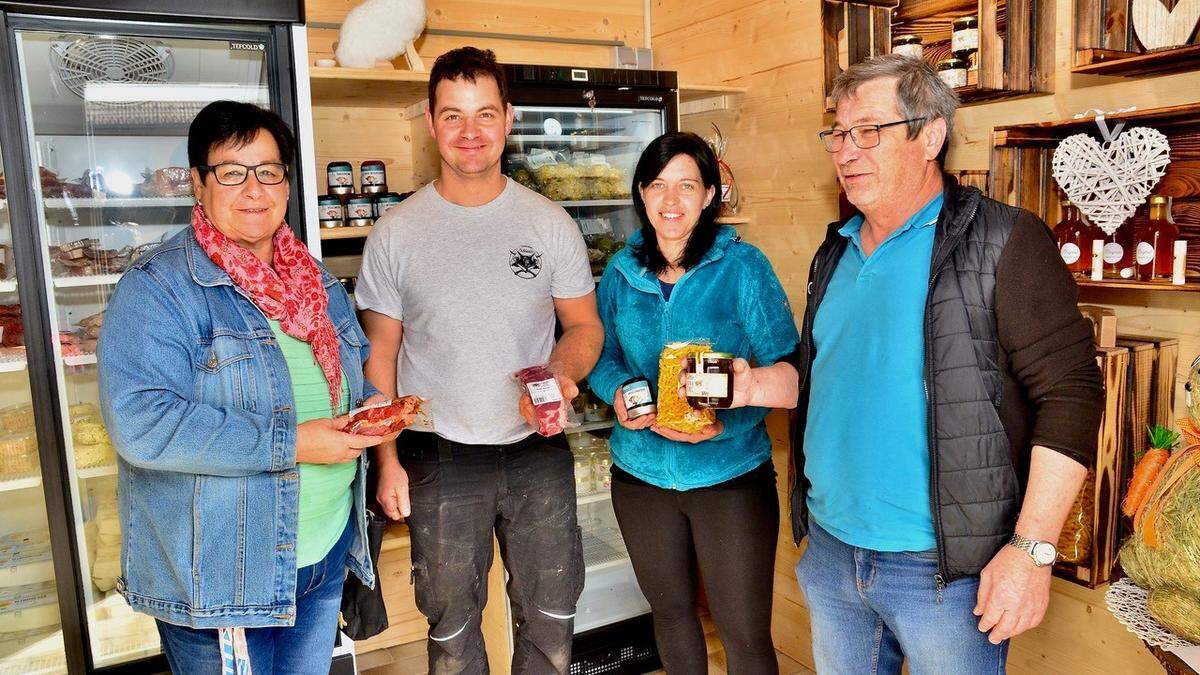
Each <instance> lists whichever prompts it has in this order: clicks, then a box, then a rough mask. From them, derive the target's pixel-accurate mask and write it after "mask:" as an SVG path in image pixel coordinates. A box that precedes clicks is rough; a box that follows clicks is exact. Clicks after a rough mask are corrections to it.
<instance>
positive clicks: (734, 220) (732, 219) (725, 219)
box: [717, 216, 750, 225]
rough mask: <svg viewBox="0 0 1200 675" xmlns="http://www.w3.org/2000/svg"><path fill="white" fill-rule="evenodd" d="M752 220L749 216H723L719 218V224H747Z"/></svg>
mask: <svg viewBox="0 0 1200 675" xmlns="http://www.w3.org/2000/svg"><path fill="white" fill-rule="evenodd" d="M749 222H750V218H749V217H748V216H721V217H719V218H717V223H718V224H719V225H745V224H747V223H749Z"/></svg>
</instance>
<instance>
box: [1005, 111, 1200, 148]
mask: <svg viewBox="0 0 1200 675" xmlns="http://www.w3.org/2000/svg"><path fill="white" fill-rule="evenodd" d="M1105 121H1107V122H1108V124H1109V127H1110V128H1111V127H1112V125H1113V123H1115V122H1126V123H1127V124H1126V126H1142V125H1147V126H1152V127H1154V128H1155V129H1158V130H1159V131H1162V130H1163V129H1173V128H1180V127H1196V128H1198V129H1200V103H1187V104H1184V105H1176V106H1168V107H1165V108H1151V109H1148V110H1135V111H1133V112H1127V113H1119V114H1111V115H1105ZM1080 132H1089V133H1094V134H1096V135H1097V136H1098V135H1099V130H1098V129H1097V127H1096V119H1095V118H1094V117H1086V118H1083V119H1068V120H1058V121H1055V122H1035V123H1033V124H1014V125H1011V126H1003V127H996V128H995V129H993V130H992V145H993V146H995V147H1002V146H1037V147H1057V146H1058V144H1059V142H1060V141H1062V139H1064V138H1066V137H1067V136H1070V135H1072V134H1077V133H1080Z"/></svg>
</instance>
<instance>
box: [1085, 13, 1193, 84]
mask: <svg viewBox="0 0 1200 675" xmlns="http://www.w3.org/2000/svg"><path fill="white" fill-rule="evenodd" d="M1131 4H1132V3H1131V1H1130V0H1075V33H1074V41H1075V44H1074V60H1073V65H1072V68H1071V70H1072V72H1076V73H1088V74H1092V75H1144V74H1147V73H1165V72H1172V71H1181V70H1192V69H1195V68H1196V67H1197V66H1200V33H1197V34H1194V35H1193V38H1192V41H1191V44H1186V45H1180V46H1178V47H1172V48H1168V49H1157V50H1152V51H1148V50H1146V49H1145V48H1143V47H1142V45H1140V44H1139V43H1138V40H1137V37H1136V36H1135V34H1134V30H1133V17H1132V14H1131V12H1130V6H1131ZM1163 4H1164V5H1167V7H1168V8H1169V9H1170V8H1173V7H1174V6H1175V4H1176V3H1175V2H1165V3H1163Z"/></svg>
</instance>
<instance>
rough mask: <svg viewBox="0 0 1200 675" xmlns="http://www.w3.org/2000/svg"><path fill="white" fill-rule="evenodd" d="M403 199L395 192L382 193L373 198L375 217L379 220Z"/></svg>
mask: <svg viewBox="0 0 1200 675" xmlns="http://www.w3.org/2000/svg"><path fill="white" fill-rule="evenodd" d="M402 201H404V198H403V197H401V196H400V195H399V194H397V193H395V192H384V193H383V194H381V195H377V196H376V197H375V217H376V218H380V217H382V216H383V214H385V213H387V212H388V211H390V210H392V209H394V208H396V207H397V206H399V205H400V202H402Z"/></svg>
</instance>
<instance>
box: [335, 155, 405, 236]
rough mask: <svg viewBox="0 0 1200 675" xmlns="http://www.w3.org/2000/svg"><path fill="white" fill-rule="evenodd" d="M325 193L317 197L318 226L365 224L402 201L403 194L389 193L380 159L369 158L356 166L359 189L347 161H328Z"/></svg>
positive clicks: (352, 170)
mask: <svg viewBox="0 0 1200 675" xmlns="http://www.w3.org/2000/svg"><path fill="white" fill-rule="evenodd" d="M325 174H326V177H327V182H328V185H329V194H325V195H321V196H320V197H318V198H317V212H318V213H319V214H320V215H319V218H320V221H321V227H325V228H329V227H365V226H367V225H373V224H374V223H375V220H376V219H378V218H379V217H380V216H382V215H383V214H385V213H387V212H388V210H389V209H391V208H392V207H394V206H396V205H397V204H399V203H400V202H402V201H404V198H405V197H406V196H408V195H407V194H405V195H401V194H399V193H397V192H389V191H388V186H387V170H386V168H385V167H384V165H383V162H381V161H379V160H376V159H369V160H367V161H365V162H363V163H362V164H361V165H360V166H359V170H358V175H359V190H358V191H357V192H356V191H355V190H354V167H353V165H352V164H350V162H330V163H329V165H328V166H327V167H326V169H325Z"/></svg>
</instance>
